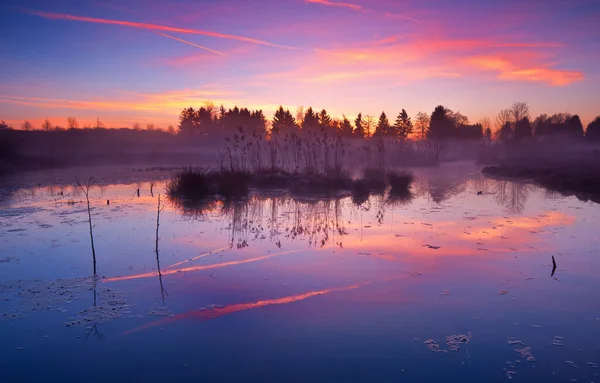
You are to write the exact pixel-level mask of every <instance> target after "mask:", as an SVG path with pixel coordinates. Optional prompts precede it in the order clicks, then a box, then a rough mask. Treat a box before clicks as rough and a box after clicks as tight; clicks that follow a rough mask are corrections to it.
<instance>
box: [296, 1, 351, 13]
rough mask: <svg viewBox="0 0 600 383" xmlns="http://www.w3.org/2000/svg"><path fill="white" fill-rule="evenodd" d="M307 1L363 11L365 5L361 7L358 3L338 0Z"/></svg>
mask: <svg viewBox="0 0 600 383" xmlns="http://www.w3.org/2000/svg"><path fill="white" fill-rule="evenodd" d="M304 1H305V2H307V3H315V4H323V5H329V6H332V7H344V8H350V9H352V10H354V11H362V10H363V7H361V6H360V5H357V4H351V3H342V2H337V1H329V0H304Z"/></svg>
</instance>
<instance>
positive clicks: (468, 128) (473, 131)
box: [456, 124, 483, 140]
mask: <svg viewBox="0 0 600 383" xmlns="http://www.w3.org/2000/svg"><path fill="white" fill-rule="evenodd" d="M456 137H457V138H462V139H466V140H481V139H482V138H483V126H481V124H461V125H459V126H457V127H456Z"/></svg>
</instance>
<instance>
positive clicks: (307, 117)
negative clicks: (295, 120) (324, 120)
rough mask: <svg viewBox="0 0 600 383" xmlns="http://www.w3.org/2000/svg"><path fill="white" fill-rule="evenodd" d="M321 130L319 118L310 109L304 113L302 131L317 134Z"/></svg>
mask: <svg viewBox="0 0 600 383" xmlns="http://www.w3.org/2000/svg"><path fill="white" fill-rule="evenodd" d="M318 129H319V116H318V115H317V114H316V113H315V112H314V111H313V108H311V107H309V108H308V109H306V113H304V121H303V122H302V130H303V131H305V132H316V131H318Z"/></svg>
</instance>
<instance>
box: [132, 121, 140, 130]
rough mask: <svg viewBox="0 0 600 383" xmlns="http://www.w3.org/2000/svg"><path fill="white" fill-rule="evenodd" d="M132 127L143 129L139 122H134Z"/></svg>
mask: <svg viewBox="0 0 600 383" xmlns="http://www.w3.org/2000/svg"><path fill="white" fill-rule="evenodd" d="M131 129H133V130H140V129H142V127H141V126H140V124H138V123H137V122H134V123H133V124H131Z"/></svg>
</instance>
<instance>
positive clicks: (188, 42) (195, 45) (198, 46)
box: [159, 33, 226, 56]
mask: <svg viewBox="0 0 600 383" xmlns="http://www.w3.org/2000/svg"><path fill="white" fill-rule="evenodd" d="M159 35H161V36H164V37H168V38H170V39H173V40H176V41H179V42H182V43H184V44H187V45H191V46H193V47H196V48H200V49H204V50H206V51H209V52H212V53H216V54H218V55H221V56H226V54H225V53H222V52H219V51H216V50H214V49H210V48H207V47H203V46H202V45H198V44H194V43H192V42H191V41H187V40H183V39H178V38H177V37H173V36H169V35H167V34H165V33H159Z"/></svg>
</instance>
